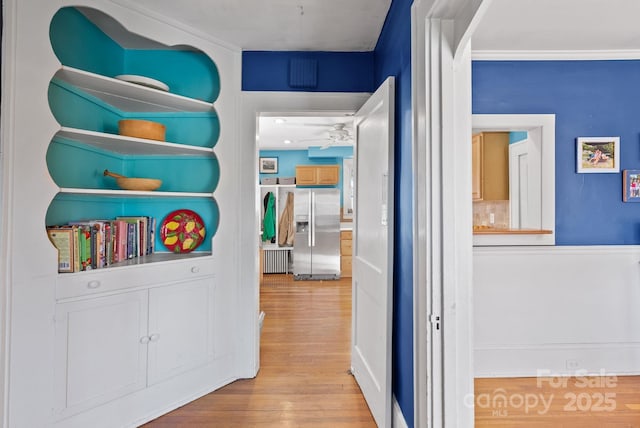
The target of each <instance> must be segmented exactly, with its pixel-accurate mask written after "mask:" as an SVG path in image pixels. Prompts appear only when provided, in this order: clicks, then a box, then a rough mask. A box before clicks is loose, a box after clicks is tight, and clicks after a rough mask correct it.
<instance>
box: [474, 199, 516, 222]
mask: <svg viewBox="0 0 640 428" xmlns="http://www.w3.org/2000/svg"><path fill="white" fill-rule="evenodd" d="M492 214H493V216H492ZM492 217H493V218H492ZM492 220H493V221H492ZM509 224H510V222H509V201H508V200H506V201H477V202H474V203H473V225H474V226H486V227H491V228H497V229H507V228H509Z"/></svg>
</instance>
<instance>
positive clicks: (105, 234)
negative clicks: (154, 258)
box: [47, 216, 156, 273]
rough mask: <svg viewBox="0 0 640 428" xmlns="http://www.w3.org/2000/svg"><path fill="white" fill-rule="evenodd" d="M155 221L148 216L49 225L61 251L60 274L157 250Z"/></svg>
mask: <svg viewBox="0 0 640 428" xmlns="http://www.w3.org/2000/svg"><path fill="white" fill-rule="evenodd" d="M155 229H156V220H155V218H153V217H147V216H132V217H116V218H115V219H113V220H87V221H74V222H69V223H68V224H65V225H60V226H48V227H47V234H48V235H49V239H50V240H51V242H52V243H53V245H54V246H55V247H56V248H57V249H58V272H60V273H66V272H81V271H84V270H90V269H100V268H105V267H108V266H111V265H113V264H114V263H118V262H121V261H124V260H127V259H132V258H134V257H139V256H145V255H148V254H152V253H153V252H154V250H155V239H154V237H155Z"/></svg>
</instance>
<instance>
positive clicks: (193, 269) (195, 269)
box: [191, 266, 200, 273]
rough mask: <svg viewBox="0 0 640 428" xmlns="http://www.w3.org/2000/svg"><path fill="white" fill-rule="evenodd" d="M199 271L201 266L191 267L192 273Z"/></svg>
mask: <svg viewBox="0 0 640 428" xmlns="http://www.w3.org/2000/svg"><path fill="white" fill-rule="evenodd" d="M198 272H200V266H193V267H191V273H198Z"/></svg>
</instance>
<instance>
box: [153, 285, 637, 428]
mask: <svg viewBox="0 0 640 428" xmlns="http://www.w3.org/2000/svg"><path fill="white" fill-rule="evenodd" d="M260 296H261V309H262V310H263V311H264V312H265V313H266V317H265V320H264V326H263V329H262V336H261V348H260V352H261V368H260V372H259V374H258V376H257V377H256V378H255V379H250V380H240V381H237V382H234V383H232V384H231V385H228V386H226V387H224V388H221V389H220V390H218V391H216V392H213V393H211V394H209V395H207V396H205V397H203V398H201V399H199V400H196V401H194V402H192V403H190V404H188V405H186V406H184V407H182V408H180V409H178V410H176V411H174V412H171V413H169V414H167V415H165V416H162V417H161V418H159V419H157V420H155V421H152V422H151V423H149V424H147V425H145V426H146V427H147V428H168V427H171V428H176V427H196V428H197V427H203V428H205V427H220V428H225V427H267V428H268V427H314V428H316V427H318V428H322V427H327V428H328V427H332V428H333V427H375V423H374V421H373V418H372V417H371V414H370V413H369V409H368V408H367V405H366V403H365V401H364V399H363V397H362V395H361V393H360V390H359V388H358V386H357V385H356V383H355V381H354V379H353V377H352V376H350V375H349V374H348V372H347V371H348V369H349V360H350V340H351V281H350V280H349V279H347V280H340V281H322V282H316V281H295V282H294V281H292V280H291V276H286V275H265V280H264V283H263V285H262V287H261V291H260ZM563 382H566V383H563ZM587 382H589V383H590V384H589V385H587V384H586V383H587ZM475 389H476V390H475V409H476V410H475V411H476V414H475V426H476V427H499V428H512V427H515V428H519V427H527V428H640V377H639V376H629V377H619V378H616V379H609V378H606V377H600V378H588V380H587V381H585V380H584V379H579V378H568V379H567V378H565V379H561V378H551V379H536V378H511V379H504V378H501V379H476V381H475ZM505 400H506V401H505ZM471 401H473V399H471Z"/></svg>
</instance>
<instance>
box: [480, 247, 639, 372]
mask: <svg viewBox="0 0 640 428" xmlns="http://www.w3.org/2000/svg"><path fill="white" fill-rule="evenodd" d="M473 254H474V256H473V259H474V260H473V268H474V273H473V294H474V297H473V299H474V306H473V309H474V341H475V345H474V360H475V361H474V364H475V367H474V368H475V370H474V372H475V376H476V377H512V376H536V375H538V374H540V373H541V372H540V371H546V373H553V374H563V375H569V374H575V373H576V372H578V371H580V372H579V373H583V372H582V371H586V372H587V373H592V374H599V373H602V372H606V373H607V374H618V375H623V374H640V246H586V247H564V246H559V247H500V248H498V247H493V248H491V247H475V248H474V252H473ZM543 373H544V372H543Z"/></svg>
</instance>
